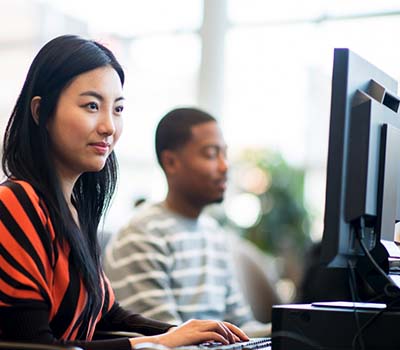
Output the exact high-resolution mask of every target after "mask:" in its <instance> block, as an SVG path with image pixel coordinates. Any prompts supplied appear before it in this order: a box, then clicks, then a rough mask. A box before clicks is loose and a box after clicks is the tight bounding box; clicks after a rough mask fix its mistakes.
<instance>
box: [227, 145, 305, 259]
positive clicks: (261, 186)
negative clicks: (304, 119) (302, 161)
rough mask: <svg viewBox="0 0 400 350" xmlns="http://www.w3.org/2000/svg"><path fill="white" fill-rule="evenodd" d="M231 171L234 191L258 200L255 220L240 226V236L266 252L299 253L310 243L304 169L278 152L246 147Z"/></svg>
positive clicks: (275, 253)
mask: <svg viewBox="0 0 400 350" xmlns="http://www.w3.org/2000/svg"><path fill="white" fill-rule="evenodd" d="M233 171H234V175H235V176H234V182H235V183H236V186H237V188H238V190H239V191H241V192H248V193H252V194H254V195H256V196H257V197H258V199H259V201H260V215H259V217H258V220H257V221H256V223H255V224H254V225H253V226H251V227H248V228H244V229H242V232H243V235H244V236H245V237H246V238H247V239H249V240H250V241H252V242H254V243H255V244H256V245H257V246H258V247H259V248H261V249H262V250H264V251H265V252H267V253H269V254H273V255H282V254H283V255H287V253H288V251H290V252H293V253H297V254H302V252H303V251H304V249H305V248H306V247H307V246H308V245H309V243H310V236H309V231H310V216H309V214H308V212H307V210H306V207H305V203H304V170H303V169H300V168H295V167H293V166H291V165H289V164H288V163H287V162H286V161H285V160H284V159H283V157H282V156H281V155H280V154H279V153H276V152H271V151H267V150H265V149H248V150H245V151H243V153H242V154H241V155H240V156H239V158H238V160H237V162H235V165H234V166H233ZM297 254H296V255H297Z"/></svg>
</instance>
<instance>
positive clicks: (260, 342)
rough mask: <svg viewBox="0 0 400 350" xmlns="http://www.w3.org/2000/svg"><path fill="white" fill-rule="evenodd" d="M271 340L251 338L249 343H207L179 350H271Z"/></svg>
mask: <svg viewBox="0 0 400 350" xmlns="http://www.w3.org/2000/svg"><path fill="white" fill-rule="evenodd" d="M271 346H272V345H271V338H250V340H249V341H244V342H238V343H234V344H227V345H224V344H222V343H219V342H207V343H202V344H199V345H192V346H182V347H178V348H176V349H178V350H207V349H210V350H211V349H212V350H256V349H260V350H271Z"/></svg>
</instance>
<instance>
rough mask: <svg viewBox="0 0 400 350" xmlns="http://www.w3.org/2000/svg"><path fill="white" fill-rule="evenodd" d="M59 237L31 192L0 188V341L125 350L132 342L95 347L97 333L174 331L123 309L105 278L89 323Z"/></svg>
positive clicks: (19, 186) (18, 184)
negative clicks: (94, 311)
mask: <svg viewBox="0 0 400 350" xmlns="http://www.w3.org/2000/svg"><path fill="white" fill-rule="evenodd" d="M56 235H57V233H56V232H55V231H54V228H53V225H52V222H51V218H50V217H49V215H48V211H47V209H46V206H45V204H44V202H43V200H42V199H41V198H40V197H39V196H38V194H37V193H36V192H35V190H34V189H33V188H32V186H30V185H29V184H28V183H27V182H25V181H15V180H13V181H11V180H8V181H6V182H4V183H3V184H1V185H0V339H4V340H13V341H29V342H37V343H60V344H71V345H77V346H80V347H82V348H84V349H93V350H95V349H113V350H116V349H121V350H122V349H123V350H125V349H130V348H131V347H130V343H129V341H128V339H118V340H101V341H92V338H93V334H94V332H95V330H109V331H111V330H119V331H133V332H138V333H142V334H146V335H154V334H160V333H163V332H165V331H166V330H167V329H168V328H170V327H171V325H169V324H165V323H162V322H158V321H155V320H151V319H146V318H144V317H142V316H140V315H138V314H133V313H129V312H127V311H125V310H124V309H122V308H121V307H120V306H119V305H118V303H116V302H115V300H114V293H113V291H112V289H111V287H110V284H109V281H108V280H107V278H106V276H105V275H104V274H103V275H102V278H101V280H102V283H101V286H99V288H101V289H102V296H103V300H102V307H101V309H100V310H99V312H98V313H97V314H93V315H91V317H90V320H89V321H85V320H84V319H83V314H84V310H85V306H86V289H85V287H84V284H83V282H82V279H81V278H80V275H79V273H78V271H77V270H76V269H74V268H73V266H72V264H71V263H70V255H69V248H68V246H65V244H64V245H63V246H62V247H61V246H60V244H59V243H58V240H56Z"/></svg>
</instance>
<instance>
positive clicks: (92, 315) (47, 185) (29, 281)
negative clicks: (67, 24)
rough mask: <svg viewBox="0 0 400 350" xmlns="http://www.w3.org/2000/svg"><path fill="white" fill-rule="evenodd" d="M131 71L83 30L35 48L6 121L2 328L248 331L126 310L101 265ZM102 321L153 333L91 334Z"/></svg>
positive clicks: (170, 340) (37, 334)
mask: <svg viewBox="0 0 400 350" xmlns="http://www.w3.org/2000/svg"><path fill="white" fill-rule="evenodd" d="M123 83H124V73H123V70H122V68H121V66H120V64H119V63H118V62H117V60H116V59H115V57H114V55H113V54H112V53H111V52H110V51H109V50H108V49H107V48H105V47H104V46H103V45H101V44H99V43H96V42H94V41H89V40H85V39H82V38H79V37H76V36H70V35H68V36H61V37H58V38H55V39H53V40H52V41H50V42H49V43H47V44H46V45H45V46H44V47H43V48H42V49H41V50H40V51H39V53H38V55H37V56H36V57H35V59H34V61H33V63H32V65H31V67H30V69H29V72H28V75H27V78H26V81H25V84H24V86H23V88H22V91H21V94H20V96H19V98H18V100H17V103H16V105H15V107H14V110H13V112H12V114H11V117H10V120H9V122H8V125H7V129H6V132H5V138H4V145H3V146H4V148H3V159H2V166H3V171H4V173H5V174H6V176H7V180H6V181H5V182H4V183H3V184H1V186H0V220H1V222H0V261H1V262H0V276H1V278H0V338H1V339H6V340H13V341H14V340H15V341H29V342H36V343H61V344H73V345H77V346H80V347H82V348H85V349H88V348H90V349H114V350H115V349H131V348H133V347H134V346H135V345H136V344H139V343H143V342H153V343H158V344H162V345H165V346H169V347H176V346H182V345H189V344H195V343H199V342H203V341H208V340H215V341H220V342H222V343H225V344H227V343H232V342H235V341H239V340H247V339H248V338H247V337H246V335H245V334H244V333H243V332H242V331H241V330H240V329H238V328H236V327H235V326H233V325H231V324H229V323H225V322H215V321H197V320H194V321H189V322H187V323H185V324H183V325H181V326H179V327H176V326H173V325H170V324H165V323H162V322H158V321H155V320H151V319H146V318H144V317H141V316H140V315H137V314H131V313H129V312H127V311H125V310H123V309H122V308H121V307H119V305H118V304H117V303H116V302H115V300H114V294H113V291H112V289H111V288H110V285H109V282H108V280H107V278H106V277H105V275H104V273H103V270H102V268H101V266H100V251H99V245H98V242H97V237H96V233H97V228H98V224H99V221H100V219H101V217H102V215H103V214H104V212H105V211H106V209H107V207H108V204H109V203H110V199H111V197H112V195H113V192H114V189H115V184H116V180H117V163H116V158H115V155H114V152H113V148H114V146H115V144H116V142H117V141H118V138H119V136H120V134H121V132H122V116H121V114H122V111H123V104H124V98H123V94H122V87H123ZM95 330H121V331H134V332H139V333H142V334H145V335H146V336H143V337H139V338H131V339H128V338H126V339H118V340H113V341H110V340H108V341H107V340H103V341H92V338H93V335H94V332H95Z"/></svg>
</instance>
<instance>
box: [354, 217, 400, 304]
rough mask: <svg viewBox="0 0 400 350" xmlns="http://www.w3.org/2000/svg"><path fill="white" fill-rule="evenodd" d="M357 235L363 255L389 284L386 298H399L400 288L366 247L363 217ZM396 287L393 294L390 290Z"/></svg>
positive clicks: (386, 289)
mask: <svg viewBox="0 0 400 350" xmlns="http://www.w3.org/2000/svg"><path fill="white" fill-rule="evenodd" d="M356 233H357V235H356V236H357V239H358V242H359V243H360V246H361V249H362V250H363V253H364V254H365V255H366V256H367V258H368V259H369V261H370V262H371V263H372V265H373V266H374V267H375V269H376V270H377V271H378V272H379V273H380V274H381V275H382V276H383V277H384V278H385V280H386V281H387V282H388V284H387V285H385V287H384V290H383V292H384V293H385V295H386V296H388V297H390V298H397V297H400V290H399V288H398V287H397V286H396V285H395V284H394V282H393V281H392V280H391V279H390V278H389V276H388V275H387V274H386V272H385V271H383V270H382V268H381V267H380V266H379V265H378V263H377V262H376V261H375V259H374V257H373V256H372V255H371V253H370V252H369V250H368V248H367V247H366V245H365V243H364V241H363V237H364V219H363V218H362V217H361V218H360V227H358V228H356ZM391 287H395V288H396V291H395V292H391V291H390V290H389V288H391Z"/></svg>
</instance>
